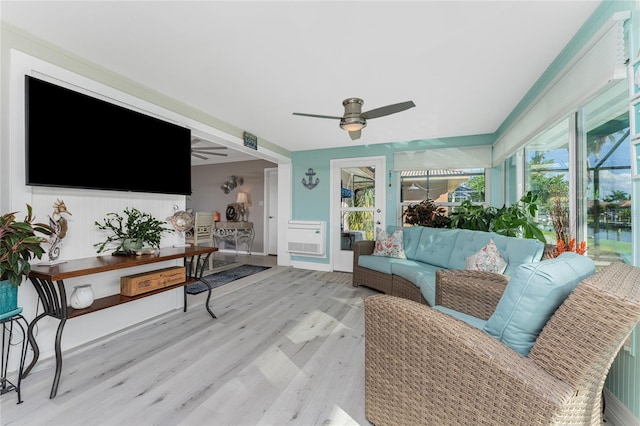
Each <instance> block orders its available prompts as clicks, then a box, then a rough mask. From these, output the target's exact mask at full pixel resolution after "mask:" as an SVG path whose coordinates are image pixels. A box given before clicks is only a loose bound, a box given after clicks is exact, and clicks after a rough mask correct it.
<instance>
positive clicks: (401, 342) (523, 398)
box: [365, 262, 640, 426]
mask: <svg viewBox="0 0 640 426" xmlns="http://www.w3.org/2000/svg"><path fill="white" fill-rule="evenodd" d="M462 283H464V280H460V281H459V284H458V286H459V285H463V284H462ZM458 290H459V291H458V293H459V294H458V296H455V297H454V298H453V300H456V299H457V298H459V297H460V295H462V294H464V291H463V290H460V289H458ZM441 291H442V293H446V289H444V288H443V289H441ZM449 299H451V298H449ZM440 300H442V301H446V300H448V295H447V294H442V295H441V299H440ZM490 303H492V302H490ZM462 305H464V303H463V304H462ZM473 305H474V304H468V305H467V306H473ZM494 306H495V305H494ZM476 309H478V308H477V307H473V308H471V310H473V311H474V312H475V310H476ZM489 309H491V308H489ZM484 311H486V310H484ZM480 312H483V310H482V309H480ZM475 313H478V312H475ZM472 314H473V313H472ZM639 320H640V269H639V268H636V267H633V266H629V265H626V264H624V263H621V262H617V263H614V264H612V265H610V266H608V267H607V268H605V269H603V270H602V271H600V272H598V273H596V274H595V275H592V276H591V277H589V278H587V279H585V280H583V281H582V282H581V283H580V284H579V285H578V287H577V288H576V289H575V290H574V292H573V293H572V294H571V295H570V296H569V297H568V298H567V299H566V300H565V302H564V303H563V304H562V305H561V306H560V308H558V310H557V311H556V312H555V313H554V315H553V316H552V317H551V319H550V320H549V321H548V322H547V324H546V326H545V327H544V329H543V330H542V332H541V334H540V335H539V336H538V338H537V340H536V342H535V344H534V346H533V348H532V350H531V352H530V353H529V356H528V357H523V356H521V355H520V354H518V353H516V352H515V351H513V350H511V349H510V348H509V347H507V346H505V345H503V344H502V343H500V342H499V341H498V340H497V339H494V338H493V337H491V336H489V335H488V334H486V333H485V332H483V331H482V330H479V329H476V328H474V327H472V326H470V325H468V324H466V323H464V322H462V321H459V320H457V319H455V318H453V317H451V316H449V315H447V314H444V313H442V312H439V311H437V310H435V309H432V308H430V307H429V306H425V305H422V304H419V303H416V302H413V301H410V300H406V299H402V298H398V297H393V296H389V295H376V296H371V297H369V298H367V299H365V325H366V329H365V330H366V331H365V333H366V334H365V336H366V339H365V342H366V343H365V367H366V373H365V395H366V399H365V410H366V416H367V418H368V419H369V420H370V421H371V422H372V423H374V424H375V425H377V426H382V425H435V424H437V425H492V426H493V425H498V424H499V425H503V424H504V425H506V424H508V425H525V424H526V425H530V424H540V425H551V424H554V425H555V424H571V425H600V424H601V422H602V416H601V399H600V398H601V392H602V388H603V386H604V381H605V378H606V375H607V373H608V371H609V367H610V366H611V363H612V362H613V359H614V358H615V356H616V354H617V353H618V351H619V350H620V348H621V346H622V344H623V342H624V340H625V339H626V337H627V336H628V335H629V333H630V332H631V330H632V329H633V328H634V327H635V325H636V324H637V323H638V321H639Z"/></svg>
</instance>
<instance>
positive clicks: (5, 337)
mask: <svg viewBox="0 0 640 426" xmlns="http://www.w3.org/2000/svg"><path fill="white" fill-rule="evenodd" d="M21 314H22V308H17V309H14V310H13V311H9V312H7V313H4V314H2V315H0V325H2V357H1V358H0V375H1V377H0V395H4V394H5V393H7V392H11V391H13V390H15V391H16V392H17V393H18V404H22V396H21V394H20V384H21V382H22V370H23V369H24V361H25V358H26V357H27V329H28V328H29V323H28V322H27V320H26V319H25V318H24V317H23V316H22V315H21ZM14 324H15V325H17V326H18V328H20V331H21V332H22V343H21V349H20V366H19V368H18V378H17V380H16V383H15V384H14V383H12V382H11V381H9V380H8V379H7V368H8V366H9V352H10V351H11V346H12V344H13V343H12V341H13V335H14Z"/></svg>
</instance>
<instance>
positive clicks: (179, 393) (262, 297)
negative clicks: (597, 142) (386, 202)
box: [0, 266, 375, 426]
mask: <svg viewBox="0 0 640 426" xmlns="http://www.w3.org/2000/svg"><path fill="white" fill-rule="evenodd" d="M350 277H351V275H350V274H345V273H339V272H336V273H327V272H316V271H309V270H302V269H294V268H285V267H277V266H276V267H273V268H271V269H270V270H268V271H265V272H262V273H259V274H256V275H253V276H251V277H247V278H245V279H243V280H239V281H238V282H235V283H232V284H228V285H225V286H223V287H220V288H219V289H216V290H217V292H216V293H215V294H214V296H213V298H212V301H211V304H210V305H211V308H212V310H213V311H214V312H215V314H216V316H218V319H216V320H213V319H212V318H211V317H210V316H209V314H208V313H207V312H206V311H205V310H204V309H203V306H202V305H201V303H203V302H204V299H205V298H204V296H202V297H199V296H201V295H197V296H192V297H190V298H189V311H188V312H187V313H183V312H182V311H181V310H179V311H176V312H173V313H169V314H167V315H164V316H162V317H160V318H157V319H155V320H152V321H150V322H148V323H147V324H145V325H143V326H142V327H136V328H134V329H132V330H130V331H128V332H127V333H121V334H118V335H116V336H114V337H112V338H109V339H103V340H102V341H100V342H98V343H96V344H94V345H92V346H91V347H88V348H85V349H83V350H77V351H74V353H67V354H65V356H64V361H63V369H62V377H61V379H60V386H59V389H58V396H57V397H56V398H55V399H53V400H50V399H49V390H50V388H51V383H52V380H53V366H51V367H46V368H41V369H39V370H37V371H34V372H32V373H31V374H30V375H29V377H27V378H26V379H25V380H24V381H23V388H22V395H23V400H24V402H23V403H22V404H20V405H18V404H16V401H17V397H16V395H15V392H14V393H8V394H6V395H3V396H2V397H1V398H0V420H1V424H2V425H65V426H66V425H83V426H86V425H225V426H226V425H287V424H290V425H370V423H369V422H368V421H367V420H366V418H365V416H364V313H363V304H362V301H363V298H365V297H367V296H369V295H371V294H375V291H374V290H370V289H367V288H364V287H357V288H354V287H352V286H351V284H350V282H351V280H350ZM203 295H204V294H203ZM197 304H200V306H197ZM81 320H82V319H81V318H79V319H73V320H72V321H81Z"/></svg>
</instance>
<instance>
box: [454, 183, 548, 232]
mask: <svg viewBox="0 0 640 426" xmlns="http://www.w3.org/2000/svg"><path fill="white" fill-rule="evenodd" d="M537 202H538V196H537V195H536V194H533V193H532V192H531V191H529V192H527V193H526V194H524V195H523V196H522V197H521V198H520V200H518V202H516V203H515V204H512V205H510V206H506V205H505V206H502V207H501V208H496V207H492V206H483V205H478V204H472V203H471V202H470V201H467V200H466V201H463V202H462V203H460V206H459V207H457V208H456V209H454V211H453V212H452V213H451V227H452V228H459V229H473V230H478V231H487V232H489V231H493V232H495V233H497V234H500V235H506V236H509V237H521V238H530V239H536V240H540V241H542V242H543V243H546V238H545V236H544V233H543V232H542V229H541V227H540V225H539V224H538V223H537V222H536V220H535V219H536V213H537V211H538V204H537Z"/></svg>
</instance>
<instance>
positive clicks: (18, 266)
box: [0, 204, 53, 315]
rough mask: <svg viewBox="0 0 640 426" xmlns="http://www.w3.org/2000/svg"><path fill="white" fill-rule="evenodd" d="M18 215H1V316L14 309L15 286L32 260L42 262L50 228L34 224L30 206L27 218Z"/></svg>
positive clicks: (50, 232)
mask: <svg viewBox="0 0 640 426" xmlns="http://www.w3.org/2000/svg"><path fill="white" fill-rule="evenodd" d="M16 214H17V212H12V213H5V214H3V215H2V216H0V315H2V314H4V313H6V312H9V311H12V310H15V309H17V295H18V286H19V285H20V284H21V283H22V279H23V276H27V275H29V271H30V270H31V265H30V263H29V261H30V260H31V259H33V258H38V259H41V258H42V255H43V254H44V249H43V248H42V246H41V244H42V243H44V242H46V241H47V240H46V238H44V237H41V236H38V235H36V232H38V233H41V234H43V235H51V234H52V233H53V229H51V227H50V226H49V225H45V224H43V223H34V219H35V217H34V216H33V212H32V209H31V206H30V205H29V204H27V216H26V217H25V218H24V220H23V221H22V222H20V221H18V220H16Z"/></svg>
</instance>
